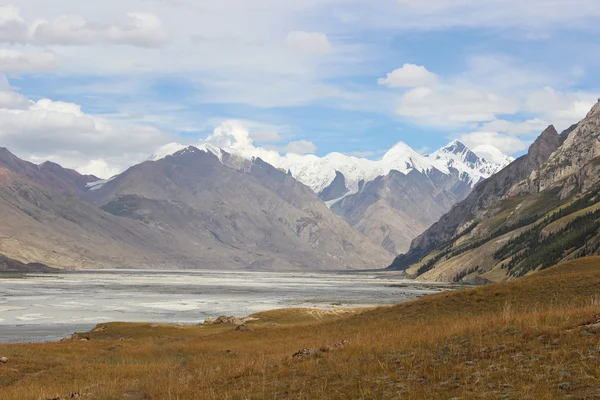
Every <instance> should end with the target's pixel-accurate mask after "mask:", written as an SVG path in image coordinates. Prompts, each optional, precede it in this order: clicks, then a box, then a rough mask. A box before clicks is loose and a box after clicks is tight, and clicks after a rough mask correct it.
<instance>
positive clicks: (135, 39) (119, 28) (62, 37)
mask: <svg viewBox="0 0 600 400" xmlns="http://www.w3.org/2000/svg"><path fill="white" fill-rule="evenodd" d="M0 41H2V42H4V43H19V44H34V45H92V44H115V45H120V44H122V45H133V46H142V47H158V46H162V45H164V44H165V43H166V42H167V34H166V33H165V31H164V29H163V26H162V23H161V21H160V19H159V18H158V17H157V16H155V15H152V14H147V13H127V14H125V15H123V16H122V17H120V18H118V19H117V20H115V21H112V22H98V21H88V20H86V19H85V18H83V17H81V16H78V15H62V16H59V17H57V18H55V19H53V20H44V19H40V20H36V21H31V22H27V21H25V20H24V19H23V18H22V17H21V14H20V10H19V9H18V8H17V7H15V6H12V5H9V6H5V7H0Z"/></svg>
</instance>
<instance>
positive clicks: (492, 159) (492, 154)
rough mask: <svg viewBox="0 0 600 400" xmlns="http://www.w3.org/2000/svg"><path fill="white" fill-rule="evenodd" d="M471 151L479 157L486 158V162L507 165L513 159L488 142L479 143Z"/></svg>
mask: <svg viewBox="0 0 600 400" xmlns="http://www.w3.org/2000/svg"><path fill="white" fill-rule="evenodd" d="M473 152H474V153H475V154H477V155H478V156H479V157H481V158H483V159H484V160H486V161H487V162H488V163H491V164H494V165H498V166H500V165H504V166H507V165H508V164H510V163H512V162H513V161H515V159H514V158H513V157H510V156H507V155H506V154H504V153H502V152H501V151H500V150H498V149H497V148H495V147H494V146H491V145H489V144H482V145H479V146H477V147H475V148H474V149H473Z"/></svg>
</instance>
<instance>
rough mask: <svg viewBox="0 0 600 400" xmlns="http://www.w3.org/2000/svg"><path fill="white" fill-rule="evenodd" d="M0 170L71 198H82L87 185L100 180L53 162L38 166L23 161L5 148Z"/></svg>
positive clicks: (2, 148) (1, 149) (0, 152)
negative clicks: (10, 172)
mask: <svg viewBox="0 0 600 400" xmlns="http://www.w3.org/2000/svg"><path fill="white" fill-rule="evenodd" d="M0 170H7V171H12V172H13V173H14V174H17V175H18V176H20V177H21V178H23V179H26V180H28V181H30V182H33V183H35V184H36V185H38V186H40V187H42V188H45V189H48V190H52V191H54V192H56V193H60V194H64V195H69V196H80V195H81V194H83V193H85V192H86V191H87V187H86V185H87V184H89V183H90V182H96V181H98V180H99V178H98V177H96V176H93V175H81V174H79V173H78V172H77V171H75V170H72V169H66V168H63V167H61V166H60V165H58V164H55V163H53V162H49V161H46V162H45V163H43V164H40V165H37V164H33V163H30V162H27V161H24V160H21V159H20V158H18V157H17V156H15V155H14V154H12V153H11V152H10V151H8V149H6V148H4V147H0Z"/></svg>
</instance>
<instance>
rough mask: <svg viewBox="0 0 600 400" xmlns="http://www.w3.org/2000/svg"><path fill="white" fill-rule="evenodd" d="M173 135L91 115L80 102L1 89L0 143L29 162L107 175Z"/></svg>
mask: <svg viewBox="0 0 600 400" xmlns="http://www.w3.org/2000/svg"><path fill="white" fill-rule="evenodd" d="M169 139H170V136H169V135H167V134H165V133H163V132H161V131H159V130H157V129H156V128H153V127H149V126H144V125H128V124H120V123H116V122H114V121H111V120H108V119H106V118H102V117H99V116H94V115H90V114H86V113H84V112H83V111H82V110H81V107H80V106H79V105H77V104H73V103H66V102H61V101H52V100H50V99H41V100H38V101H32V100H29V99H27V98H26V97H25V96H23V95H21V94H19V93H16V92H14V91H13V90H12V89H6V90H2V91H0V143H2V145H3V146H6V147H8V148H9V149H10V150H11V151H14V152H16V153H17V154H18V155H19V156H22V157H24V158H27V159H30V160H41V161H45V160H52V161H54V162H58V163H60V164H61V165H63V166H65V167H68V168H82V170H84V171H92V170H93V171H94V172H95V173H96V174H98V175H99V176H100V177H108V176H110V175H112V174H114V173H115V172H116V171H121V170H123V169H125V168H127V167H129V166H130V165H131V164H132V163H135V162H137V161H142V160H144V159H145V158H146V157H147V156H148V154H150V153H151V152H152V150H154V149H155V148H156V147H157V146H159V145H160V144H164V143H166V142H168V141H169ZM90 160H93V161H92V162H90ZM102 171H104V172H102ZM106 174H110V175H106Z"/></svg>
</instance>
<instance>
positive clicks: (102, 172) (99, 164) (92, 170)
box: [75, 159, 123, 179]
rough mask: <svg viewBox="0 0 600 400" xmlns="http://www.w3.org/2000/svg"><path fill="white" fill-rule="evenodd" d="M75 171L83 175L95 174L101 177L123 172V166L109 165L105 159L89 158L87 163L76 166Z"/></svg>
mask: <svg viewBox="0 0 600 400" xmlns="http://www.w3.org/2000/svg"><path fill="white" fill-rule="evenodd" d="M75 169H77V171H78V172H79V173H80V174H83V175H95V176H97V177H101V178H105V179H106V178H110V177H113V176H115V175H118V174H120V173H121V172H123V168H118V167H114V166H110V165H109V164H108V163H107V162H106V160H103V159H97V160H90V161H89V162H88V163H87V164H83V165H80V166H78V167H76V168H75Z"/></svg>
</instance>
